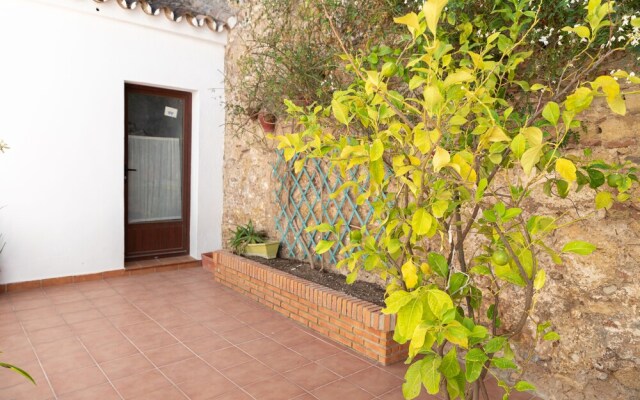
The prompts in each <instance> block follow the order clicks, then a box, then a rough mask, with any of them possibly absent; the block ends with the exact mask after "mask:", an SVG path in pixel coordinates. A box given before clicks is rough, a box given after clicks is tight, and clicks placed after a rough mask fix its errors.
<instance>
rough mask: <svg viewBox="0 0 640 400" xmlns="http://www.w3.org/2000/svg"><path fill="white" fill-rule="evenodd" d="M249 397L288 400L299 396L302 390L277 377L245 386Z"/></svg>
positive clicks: (261, 399) (265, 399)
mask: <svg viewBox="0 0 640 400" xmlns="http://www.w3.org/2000/svg"><path fill="white" fill-rule="evenodd" d="M243 389H244V390H246V391H247V392H249V394H250V395H252V396H253V397H254V398H256V399H260V400H289V399H293V398H295V397H298V396H300V395H301V394H303V393H304V390H303V389H302V388H300V387H299V386H298V385H294V384H293V383H291V382H288V381H287V380H285V379H282V378H281V377H279V376H277V377H275V379H274V378H270V379H265V380H264V381H260V382H256V383H253V384H251V385H247V386H245V387H244V388H243Z"/></svg>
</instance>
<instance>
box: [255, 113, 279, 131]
mask: <svg viewBox="0 0 640 400" xmlns="http://www.w3.org/2000/svg"><path fill="white" fill-rule="evenodd" d="M258 122H260V126H262V129H263V130H264V131H265V132H273V131H275V130H276V117H275V116H273V115H271V114H267V113H260V114H258Z"/></svg>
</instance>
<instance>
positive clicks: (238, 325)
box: [202, 315, 248, 333]
mask: <svg viewBox="0 0 640 400" xmlns="http://www.w3.org/2000/svg"><path fill="white" fill-rule="evenodd" d="M202 325H204V326H206V327H207V328H209V329H211V330H212V331H214V332H216V333H222V332H227V331H231V330H233V331H239V330H242V329H243V328H244V327H247V326H248V325H246V324H245V323H244V322H241V321H238V320H237V319H235V318H233V317H231V316H228V315H226V316H222V317H218V318H215V319H211V320H206V321H202Z"/></svg>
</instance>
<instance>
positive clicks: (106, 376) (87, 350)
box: [72, 338, 124, 400]
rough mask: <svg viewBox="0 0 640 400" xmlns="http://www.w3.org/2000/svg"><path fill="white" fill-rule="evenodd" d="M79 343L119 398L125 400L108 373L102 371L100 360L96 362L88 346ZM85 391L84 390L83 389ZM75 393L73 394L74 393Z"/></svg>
mask: <svg viewBox="0 0 640 400" xmlns="http://www.w3.org/2000/svg"><path fill="white" fill-rule="evenodd" d="M78 341H79V342H80V344H81V345H82V347H83V348H84V349H85V351H86V352H87V353H89V357H91V359H92V360H93V362H94V363H95V364H96V366H97V367H98V369H99V370H100V372H102V375H104V377H105V378H107V382H109V385H111V387H112V388H113V390H115V391H116V393H117V394H118V396H120V399H122V400H124V396H123V395H122V393H120V391H119V390H118V388H116V387H115V385H114V384H113V382H111V379H110V378H109V375H107V373H106V372H104V370H103V369H102V367H101V366H100V364H99V363H98V360H96V359H95V358H94V357H93V355H92V354H91V352H90V351H89V349H88V348H87V346H86V345H85V344H84V342H83V341H82V339H80V338H78ZM81 390H84V389H81ZM72 393H73V392H72Z"/></svg>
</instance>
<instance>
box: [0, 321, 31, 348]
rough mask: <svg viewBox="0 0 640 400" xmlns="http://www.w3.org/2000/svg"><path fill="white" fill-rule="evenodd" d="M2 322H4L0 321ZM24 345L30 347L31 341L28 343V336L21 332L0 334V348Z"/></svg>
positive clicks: (21, 346) (22, 346)
mask: <svg viewBox="0 0 640 400" xmlns="http://www.w3.org/2000/svg"><path fill="white" fill-rule="evenodd" d="M2 323H6V322H4V321H2ZM24 347H31V343H29V337H28V336H27V335H25V334H24V333H23V332H20V333H15V334H13V335H7V336H0V350H1V349H21V348H24Z"/></svg>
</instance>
